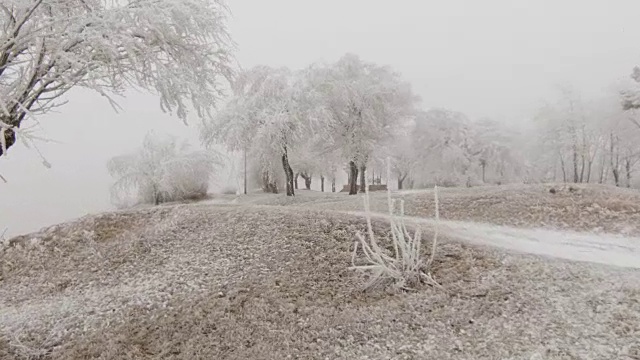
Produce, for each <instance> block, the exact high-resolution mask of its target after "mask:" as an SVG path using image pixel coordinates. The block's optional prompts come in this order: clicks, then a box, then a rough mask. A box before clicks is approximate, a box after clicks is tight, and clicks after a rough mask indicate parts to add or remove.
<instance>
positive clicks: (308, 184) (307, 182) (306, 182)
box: [304, 175, 311, 190]
mask: <svg viewBox="0 0 640 360" xmlns="http://www.w3.org/2000/svg"><path fill="white" fill-rule="evenodd" d="M304 187H305V188H307V190H311V175H309V176H307V177H306V178H304Z"/></svg>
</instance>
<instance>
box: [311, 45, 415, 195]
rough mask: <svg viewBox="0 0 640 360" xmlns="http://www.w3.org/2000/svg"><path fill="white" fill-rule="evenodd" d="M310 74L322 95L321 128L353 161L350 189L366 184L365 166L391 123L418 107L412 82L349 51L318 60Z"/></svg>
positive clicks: (331, 144)
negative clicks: (328, 61) (330, 59)
mask: <svg viewBox="0 0 640 360" xmlns="http://www.w3.org/2000/svg"><path fill="white" fill-rule="evenodd" d="M307 76H308V79H309V83H310V84H311V85H310V86H311V88H312V89H314V91H315V92H316V93H318V94H321V98H322V107H323V109H324V111H321V112H320V114H322V115H323V116H325V121H323V123H322V124H323V125H324V126H323V127H322V133H323V134H324V135H325V137H326V139H327V143H328V146H329V147H332V148H333V149H336V150H340V153H341V156H342V158H343V160H345V161H347V162H348V163H349V173H350V174H349V189H350V190H349V194H356V193H357V180H358V174H360V182H361V190H362V191H364V187H365V186H366V178H365V171H366V167H367V163H368V162H369V161H370V158H371V155H372V153H373V151H374V150H375V149H376V146H378V145H379V144H380V143H381V142H382V141H383V140H384V139H385V138H388V137H390V136H392V134H393V128H394V126H396V125H397V124H398V123H399V122H401V121H402V120H404V119H405V118H407V117H409V116H411V115H412V114H413V112H414V104H415V102H416V100H417V98H416V97H415V96H414V95H413V93H412V91H411V87H410V85H409V84H408V83H406V82H403V81H402V80H401V79H400V76H399V74H398V73H396V72H394V71H393V70H392V69H390V68H389V67H385V66H378V65H376V64H373V63H368V62H364V61H362V60H361V59H360V58H359V57H358V56H356V55H353V54H347V55H345V56H343V57H342V58H341V59H339V60H338V61H337V62H335V63H333V64H330V65H320V64H319V65H314V66H312V67H311V68H310V69H309V70H308V72H307Z"/></svg>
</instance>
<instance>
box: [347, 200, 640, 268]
mask: <svg viewBox="0 0 640 360" xmlns="http://www.w3.org/2000/svg"><path fill="white" fill-rule="evenodd" d="M341 213H344V214H349V215H355V216H362V217H364V216H365V213H364V212H359V211H358V212H354V211H344V212H343V211H341ZM372 217H373V218H378V219H381V218H382V219H389V215H387V214H381V213H374V214H373V215H372ZM405 221H406V222H407V224H416V225H423V226H425V225H426V227H429V228H432V227H433V226H434V225H435V220H433V219H428V218H419V217H410V216H405ZM438 230H439V233H440V234H442V235H446V236H450V237H453V238H457V239H459V240H463V241H466V242H469V243H472V244H478V245H489V246H494V247H499V248H503V249H508V250H512V251H517V252H523V253H529V254H536V255H543V256H551V257H556V258H562V259H568V260H575V261H587V262H593V263H599V264H606V265H613V266H620V267H627V268H640V238H633V237H624V236H620V235H613V234H589V233H578V232H569V231H554V230H547V229H521V228H514V227H509V226H498V225H492V224H483V223H476V222H466V221H450V220H440V222H439V224H438Z"/></svg>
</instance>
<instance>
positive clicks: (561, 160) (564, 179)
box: [560, 154, 567, 183]
mask: <svg viewBox="0 0 640 360" xmlns="http://www.w3.org/2000/svg"><path fill="white" fill-rule="evenodd" d="M560 166H562V182H565V183H566V182H567V171H566V170H565V168H564V158H563V157H562V154H560Z"/></svg>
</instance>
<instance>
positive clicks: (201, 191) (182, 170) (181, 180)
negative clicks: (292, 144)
mask: <svg viewBox="0 0 640 360" xmlns="http://www.w3.org/2000/svg"><path fill="white" fill-rule="evenodd" d="M219 165H220V162H219V159H218V157H216V156H214V155H212V154H211V153H208V152H198V151H196V152H188V146H187V145H186V144H183V145H181V146H179V145H178V144H177V142H176V140H175V139H174V138H171V137H166V138H161V137H158V136H155V135H153V134H148V135H147V136H146V137H145V139H144V142H143V145H142V148H140V149H139V150H138V151H136V152H134V153H131V154H127V155H122V156H117V157H114V158H112V159H111V160H110V161H109V162H108V164H107V168H108V170H109V173H110V174H111V175H112V176H113V177H115V178H116V179H117V180H116V182H115V184H114V185H113V187H112V189H111V195H112V201H113V202H114V204H116V205H118V206H120V207H126V206H129V205H135V204H138V203H143V204H155V205H157V204H159V203H162V202H168V201H177V200H186V199H199V198H204V197H206V196H207V190H208V188H209V182H210V180H211V178H212V176H213V175H214V171H215V170H216V168H217V166H219Z"/></svg>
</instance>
